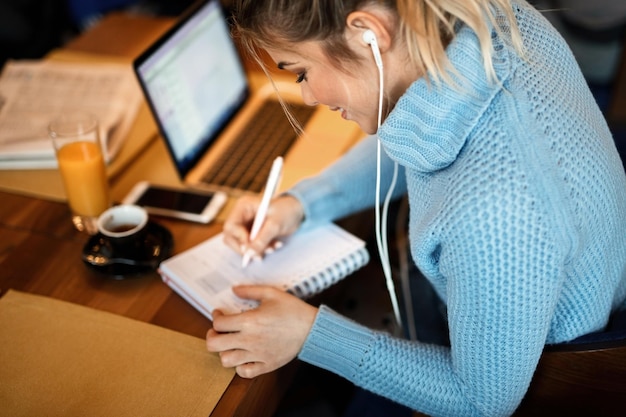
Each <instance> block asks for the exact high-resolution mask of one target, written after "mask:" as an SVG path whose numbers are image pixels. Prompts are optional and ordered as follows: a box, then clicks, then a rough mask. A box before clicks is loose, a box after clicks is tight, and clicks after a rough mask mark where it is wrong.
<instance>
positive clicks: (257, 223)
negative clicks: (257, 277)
mask: <svg viewBox="0 0 626 417" xmlns="http://www.w3.org/2000/svg"><path fill="white" fill-rule="evenodd" d="M282 172H283V158H282V157H281V156H279V157H278V158H276V159H275V160H274V163H273V164H272V169H271V170H270V175H269V177H267V184H266V185H265V191H264V192H263V197H261V204H260V205H259V209H258V210H257V212H256V215H255V216H254V222H252V229H250V241H252V240H254V239H255V238H256V235H257V234H258V233H259V230H261V226H263V222H264V221H265V216H266V215H267V209H268V208H269V206H270V202H271V201H272V198H273V197H274V193H275V192H276V190H277V189H278V184H279V183H280V179H281V177H282ZM253 255H254V251H252V250H250V249H248V250H246V251H245V252H244V254H243V259H242V260H241V266H242V267H243V268H245V267H246V266H248V264H249V263H250V258H252V256H253Z"/></svg>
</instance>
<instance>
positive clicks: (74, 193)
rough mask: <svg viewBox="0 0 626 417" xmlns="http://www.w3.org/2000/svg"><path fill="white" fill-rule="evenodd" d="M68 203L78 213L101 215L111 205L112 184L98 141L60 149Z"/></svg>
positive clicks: (58, 156) (77, 143) (79, 142)
mask: <svg viewBox="0 0 626 417" xmlns="http://www.w3.org/2000/svg"><path fill="white" fill-rule="evenodd" d="M57 160H58V162H59V170H60V171H61V176H62V177H63V184H64V185H65V192H66V194H67V199H68V203H69V205H70V208H71V209H72V211H73V212H74V214H78V215H81V216H88V217H97V216H99V215H100V214H101V213H102V212H104V211H105V210H106V209H108V208H109V206H110V202H111V198H110V196H109V184H108V179H107V176H106V170H105V166H104V159H103V158H102V152H101V150H100V147H99V145H98V144H97V143H94V142H88V141H78V142H72V143H69V144H67V145H64V146H62V147H61V149H59V150H58V151H57Z"/></svg>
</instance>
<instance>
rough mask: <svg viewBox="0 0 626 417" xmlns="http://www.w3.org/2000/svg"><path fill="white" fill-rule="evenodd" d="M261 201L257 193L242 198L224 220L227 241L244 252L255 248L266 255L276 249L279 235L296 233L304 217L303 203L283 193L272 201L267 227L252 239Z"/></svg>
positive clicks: (266, 222) (266, 219)
mask: <svg viewBox="0 0 626 417" xmlns="http://www.w3.org/2000/svg"><path fill="white" fill-rule="evenodd" d="M260 202H261V199H260V198H259V197H256V196H243V197H241V198H240V199H239V200H237V203H236V204H235V206H234V207H233V209H232V211H231V212H230V215H229V216H228V218H227V219H226V221H225V222H224V229H223V232H224V242H226V244H227V245H228V246H230V247H231V248H233V249H234V250H235V251H237V252H239V253H241V254H243V253H244V252H245V251H246V250H248V249H251V250H252V251H254V253H256V254H257V255H258V256H261V255H263V254H264V253H266V251H267V250H271V249H273V247H274V245H275V244H276V241H277V239H278V238H281V237H284V236H288V235H290V234H292V233H293V232H295V231H296V230H297V229H298V227H300V224H301V223H302V220H303V219H304V209H303V208H302V204H300V202H299V201H298V200H297V199H296V198H295V197H292V196H290V195H281V196H279V197H277V198H275V199H274V200H272V202H271V204H270V207H269V209H268V211H267V216H266V217H265V221H264V222H263V226H262V227H261V229H260V230H259V233H258V234H257V236H256V238H255V239H254V241H252V242H251V241H250V227H251V225H252V222H253V221H254V216H255V215H256V212H257V210H258V208H259V203H260Z"/></svg>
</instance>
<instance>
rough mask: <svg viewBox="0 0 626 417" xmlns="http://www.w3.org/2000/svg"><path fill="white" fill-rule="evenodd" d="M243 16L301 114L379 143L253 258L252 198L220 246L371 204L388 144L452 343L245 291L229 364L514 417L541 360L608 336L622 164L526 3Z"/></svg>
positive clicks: (348, 161) (226, 347) (285, 205)
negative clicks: (584, 339)
mask: <svg viewBox="0 0 626 417" xmlns="http://www.w3.org/2000/svg"><path fill="white" fill-rule="evenodd" d="M235 19H236V25H237V33H238V35H239V36H240V37H241V39H242V41H243V43H244V44H247V45H248V46H249V47H251V48H253V47H255V46H256V47H260V48H263V49H265V50H266V51H267V52H268V53H269V55H270V56H271V57H272V59H273V60H274V61H275V62H276V63H277V65H278V66H279V68H282V69H284V70H287V71H290V72H292V73H294V74H295V75H296V77H297V80H296V81H297V82H299V83H300V85H301V88H302V96H303V98H304V100H305V101H306V102H307V103H308V104H311V105H316V104H322V105H326V106H329V107H330V108H331V109H333V110H338V111H341V114H342V116H343V117H344V118H345V119H349V120H353V121H355V122H357V123H358V124H359V125H360V126H361V127H362V128H363V130H364V131H366V132H368V133H371V134H373V133H376V134H377V137H375V136H370V137H368V138H366V139H364V140H363V141H362V142H361V143H359V145H357V146H356V147H355V148H354V149H353V150H352V151H351V152H349V153H348V154H347V155H346V156H345V157H344V158H342V159H341V160H340V161H339V162H338V163H336V164H335V165H334V166H332V167H330V168H329V169H327V170H326V171H325V172H323V173H321V174H320V175H319V176H317V177H316V178H312V179H308V180H305V181H303V182H301V183H300V184H298V185H297V186H295V187H294V188H293V189H292V190H290V191H289V193H287V194H285V195H282V196H280V197H278V198H277V199H276V200H275V201H274V202H273V204H272V206H271V209H270V213H269V215H268V217H267V219H266V221H265V224H264V226H263V228H262V230H261V232H260V233H259V234H258V236H257V238H256V239H255V240H254V241H252V242H249V241H248V230H249V226H250V223H251V221H252V218H253V216H254V213H255V211H256V207H257V206H258V200H256V199H242V200H241V201H240V202H239V204H238V205H237V207H236V208H235V209H234V210H233V212H232V213H231V215H230V216H229V219H228V220H227V221H226V222H225V224H224V232H225V234H226V241H227V243H228V244H229V245H230V246H232V247H233V248H234V249H235V250H238V251H245V250H250V249H251V250H254V251H255V252H256V253H258V254H261V253H263V251H264V250H265V249H266V248H268V247H269V245H270V242H272V241H274V240H275V239H276V238H278V237H281V236H285V235H288V234H290V233H293V232H294V231H295V230H296V229H298V228H299V227H312V226H313V225H314V224H315V223H317V222H323V221H328V220H334V219H338V218H340V217H342V216H345V215H347V214H350V213H353V212H356V211H358V210H361V209H363V208H366V207H371V206H372V205H373V204H374V201H375V199H374V192H375V190H374V187H373V186H372V184H373V183H374V178H375V177H376V165H377V162H376V158H377V157H376V155H377V150H376V146H377V143H376V142H377V138H378V139H379V140H380V143H381V144H382V146H383V148H384V151H385V152H384V153H385V154H386V155H388V157H387V156H385V155H383V158H382V161H381V165H382V166H381V171H382V181H381V183H382V184H389V179H390V178H391V175H392V174H391V173H392V172H393V168H394V163H397V164H398V165H399V167H400V172H399V176H398V183H397V184H396V186H395V189H394V196H399V195H402V194H404V193H406V194H407V195H408V199H409V203H410V219H409V220H410V224H409V233H410V246H411V253H412V257H413V260H414V261H415V264H416V265H417V266H418V267H419V269H420V270H421V272H422V273H423V274H424V275H425V277H426V278H427V279H428V280H429V281H430V283H431V284H432V285H433V287H434V288H435V290H436V291H437V293H438V295H439V296H440V297H441V299H442V300H443V302H444V303H445V305H446V308H447V320H448V326H449V339H450V346H437V345H432V344H426V343H421V342H412V341H407V340H402V339H399V338H394V337H393V336H391V335H389V334H385V333H380V332H375V331H373V330H370V329H368V328H366V327H363V326H360V325H358V324H356V323H354V322H352V321H350V320H348V319H346V318H344V317H342V316H340V315H338V314H337V313H335V312H334V311H332V310H331V309H329V308H328V307H326V306H323V305H322V306H321V307H320V308H319V309H318V308H315V307H313V306H310V305H308V304H306V303H305V302H303V301H301V300H299V299H297V298H295V297H293V296H291V295H289V294H286V293H283V292H281V291H278V290H276V289H273V288H268V287H260V286H245V287H237V288H235V289H234V290H235V291H236V293H237V294H238V295H239V296H241V297H244V298H249V299H256V300H259V301H260V302H261V305H260V307H259V308H258V309H256V310H253V311H249V312H245V313H242V314H234V315H224V314H221V313H219V312H218V313H217V314H214V322H213V324H214V328H213V329H212V330H210V331H209V332H208V334H207V346H208V349H209V350H210V351H213V352H220V356H221V360H222V364H223V365H224V366H228V367H235V368H236V370H237V373H238V374H239V375H241V376H243V377H254V376H256V375H259V374H262V373H265V372H269V371H272V370H274V369H276V368H277V367H280V366H282V365H284V364H285V363H287V362H289V361H290V360H292V359H293V358H294V357H298V358H299V359H301V360H303V361H306V362H309V363H311V364H314V365H317V366H320V367H322V368H325V369H328V370H331V371H333V372H335V373H337V374H338V375H340V376H343V377H345V378H347V379H348V380H350V381H352V382H354V383H355V384H356V385H358V386H361V387H363V388H365V389H367V390H370V391H372V392H375V393H377V394H379V395H382V396H384V397H387V398H389V399H391V400H393V401H396V402H398V403H401V404H404V405H406V406H408V407H410V408H412V409H414V410H418V411H421V412H424V413H427V414H429V415H445V416H452V415H459V416H472V415H510V414H511V413H513V412H514V410H515V409H516V407H517V406H518V405H519V403H520V401H521V400H522V398H523V397H524V394H525V392H526V390H527V388H528V385H529V383H530V381H531V378H532V376H533V372H534V370H535V367H536V365H537V361H538V360H539V357H540V355H541V352H542V349H543V348H544V346H545V345H546V344H552V343H559V342H564V341H567V340H572V339H574V338H576V337H578V336H581V335H583V334H586V333H589V332H592V331H596V330H599V329H602V328H603V327H604V326H605V325H606V323H607V321H608V319H609V316H610V314H611V312H612V311H615V310H617V309H620V308H624V306H625V304H626V302H625V298H626V245H625V244H624V231H626V177H625V175H624V171H623V168H622V165H621V161H620V159H619V156H618V154H617V152H616V150H615V146H614V144H613V141H612V138H611V135H610V133H609V131H608V128H607V126H606V123H605V122H604V120H603V117H602V114H601V113H600V111H599V110H598V108H597V106H596V104H595V102H594V99H593V97H592V95H591V93H590V92H589V90H588V88H587V86H586V84H585V81H584V79H583V76H582V74H581V73H580V71H579V69H578V67H577V65H576V63H575V60H574V58H573V57H572V55H571V53H570V51H569V50H568V48H567V46H566V45H565V43H564V42H563V40H562V39H561V37H560V36H559V35H558V33H557V32H556V31H555V30H554V29H553V28H552V27H551V26H550V25H549V24H548V23H547V22H546V21H545V19H544V18H543V17H542V16H541V15H540V14H539V13H538V12H537V11H536V10H534V9H533V8H532V7H530V6H529V5H528V4H526V3H525V2H523V1H512V2H509V1H507V0H429V1H422V0H398V1H397V2H396V1H392V0H386V1H374V0H369V1H368V0H345V1H338V0H337V1H332V0H319V1H314V2H294V1H288V0H284V1H277V0H250V1H248V0H239V1H235ZM368 30H369V31H371V32H373V35H374V36H375V39H376V43H377V44H378V48H379V53H380V56H381V60H382V63H383V68H384V71H383V73H384V76H383V82H382V84H379V79H378V77H379V71H378V67H377V65H376V64H375V60H374V55H373V52H374V49H372V47H371V45H370V44H369V43H368V42H366V40H364V37H363V34H364V32H366V31H368ZM380 85H382V86H383V90H384V91H383V92H384V100H383V106H382V110H383V112H382V115H383V117H382V118H383V119H384V122H383V123H382V126H381V127H380V128H378V121H377V120H378V118H377V116H378V110H379V106H378V98H379V91H378V88H379V86H380ZM382 191H383V195H384V192H385V189H384V186H383V190H382Z"/></svg>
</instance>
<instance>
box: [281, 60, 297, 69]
mask: <svg viewBox="0 0 626 417" xmlns="http://www.w3.org/2000/svg"><path fill="white" fill-rule="evenodd" d="M290 65H294V64H293V62H284V61H281V62H279V63H278V65H277V66H278V69H280V70H284V69H285V67H288V66H290Z"/></svg>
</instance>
